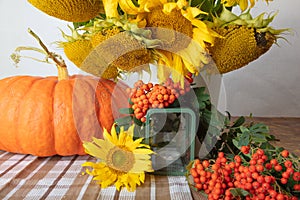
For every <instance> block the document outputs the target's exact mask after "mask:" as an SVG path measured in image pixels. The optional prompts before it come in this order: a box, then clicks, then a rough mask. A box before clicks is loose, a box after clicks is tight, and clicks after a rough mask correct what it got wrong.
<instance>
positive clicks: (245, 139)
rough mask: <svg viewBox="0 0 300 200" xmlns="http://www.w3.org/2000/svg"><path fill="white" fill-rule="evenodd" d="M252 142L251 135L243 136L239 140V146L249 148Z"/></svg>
mask: <svg viewBox="0 0 300 200" xmlns="http://www.w3.org/2000/svg"><path fill="white" fill-rule="evenodd" d="M249 142H250V135H249V134H245V133H244V134H243V135H242V136H241V138H240V140H239V143H238V146H239V147H242V146H247V145H248V144H249Z"/></svg>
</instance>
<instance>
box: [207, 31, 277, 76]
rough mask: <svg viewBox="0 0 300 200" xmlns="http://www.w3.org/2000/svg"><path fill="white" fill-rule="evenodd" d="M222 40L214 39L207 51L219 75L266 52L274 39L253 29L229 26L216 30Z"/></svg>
mask: <svg viewBox="0 0 300 200" xmlns="http://www.w3.org/2000/svg"><path fill="white" fill-rule="evenodd" d="M215 31H216V32H217V33H219V34H220V35H221V36H223V37H224V38H216V39H215V44H214V46H208V50H209V52H210V54H211V56H212V58H213V60H214V61H215V63H216V66H217V67H218V69H219V71H220V73H227V72H230V71H233V70H236V69H239V68H241V67H243V66H245V65H247V64H248V63H250V62H252V61H254V60H256V59H257V58H258V57H260V56H261V55H263V54H264V53H265V52H267V51H268V50H269V49H270V47H271V46H272V45H273V44H274V42H275V40H276V38H275V36H273V35H271V34H270V33H259V32H257V31H256V29H255V28H248V27H245V26H237V25H233V26H229V27H225V28H216V29H215Z"/></svg>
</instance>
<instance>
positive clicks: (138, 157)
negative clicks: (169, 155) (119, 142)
mask: <svg viewBox="0 0 300 200" xmlns="http://www.w3.org/2000/svg"><path fill="white" fill-rule="evenodd" d="M134 158H135V160H150V158H151V156H150V155H148V154H135V155H134Z"/></svg>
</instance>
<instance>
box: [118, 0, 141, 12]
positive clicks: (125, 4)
mask: <svg viewBox="0 0 300 200" xmlns="http://www.w3.org/2000/svg"><path fill="white" fill-rule="evenodd" d="M119 5H120V8H121V9H122V10H123V11H124V12H125V13H127V14H129V15H136V14H138V11H139V8H138V7H136V6H135V5H134V3H133V2H132V0H120V1H119Z"/></svg>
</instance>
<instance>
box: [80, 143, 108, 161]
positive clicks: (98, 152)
mask: <svg viewBox="0 0 300 200" xmlns="http://www.w3.org/2000/svg"><path fill="white" fill-rule="evenodd" d="M83 147H84V149H85V151H86V153H88V154H90V155H91V156H94V157H96V158H99V159H101V160H103V159H105V157H106V150H104V149H102V148H99V147H98V146H97V145H95V144H94V143H92V142H84V143H83Z"/></svg>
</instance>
